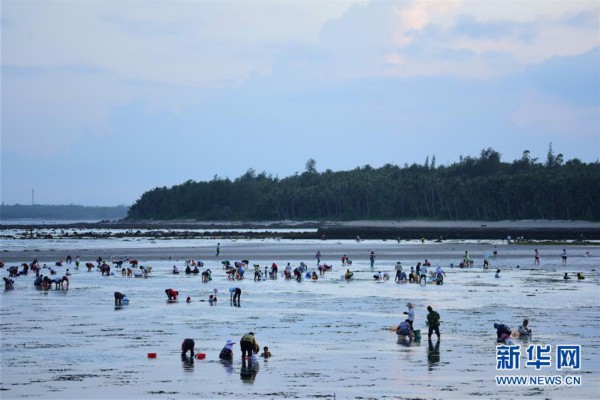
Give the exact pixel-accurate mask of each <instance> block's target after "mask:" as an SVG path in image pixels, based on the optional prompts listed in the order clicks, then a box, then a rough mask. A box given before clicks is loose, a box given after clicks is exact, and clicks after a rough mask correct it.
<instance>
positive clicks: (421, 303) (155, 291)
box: [0, 239, 600, 399]
mask: <svg viewBox="0 0 600 400" xmlns="http://www.w3.org/2000/svg"><path fill="white" fill-rule="evenodd" d="M167 242H168V246H166V245H165V244H166V243H167ZM76 243H77V244H76V245H75V246H73V245H72V244H70V242H68V241H66V242H65V241H60V242H48V241H37V242H36V248H27V249H18V248H10V250H9V251H8V252H4V253H3V255H2V259H3V260H4V261H5V262H6V263H7V266H10V265H17V264H19V263H21V262H31V260H32V259H33V257H37V258H38V260H40V262H42V263H46V264H48V265H52V264H53V263H54V261H56V260H57V259H60V258H64V257H65V256H66V255H67V254H71V255H72V256H73V257H75V255H79V256H80V257H81V259H82V261H93V260H95V259H96V258H97V257H98V256H101V257H104V258H109V257H110V256H116V257H122V256H130V257H132V258H136V259H138V260H139V261H140V263H141V264H142V265H146V266H152V268H153V272H152V274H151V276H150V278H148V279H141V278H139V279H137V278H127V277H122V276H120V274H116V275H114V276H109V277H102V276H101V275H100V273H99V272H95V271H94V272H87V271H86V270H85V269H84V268H80V269H79V270H78V271H75V270H74V265H73V264H71V265H70V266H63V267H58V269H59V274H60V273H62V272H64V271H65V269H66V268H70V270H71V271H72V272H73V275H72V276H71V286H70V288H69V290H65V291H62V290H50V291H38V290H35V289H34V288H33V277H32V276H21V277H18V278H14V279H15V281H16V283H15V287H16V288H15V290H12V291H5V292H4V293H2V297H1V317H2V328H1V334H2V361H1V362H2V365H1V366H2V370H1V378H2V379H1V381H2V382H1V389H2V391H1V392H0V396H1V397H2V398H6V399H17V398H18V399H21V398H40V399H46V398H52V399H62V398H78V399H79V398H81V399H92V398H93V399H109V398H112V399H125V398H128V399H131V398H135V399H147V398H151V399H152V398H156V399H165V398H167V399H187V398H198V397H200V398H217V399H232V398H264V399H266V398H269V399H270V398H301V399H304V398H313V399H319V398H330V399H333V398H334V396H335V398H336V399H359V398H360V399H365V398H377V399H379V398H381V399H386V398H388V399H389V398H394V399H412V398H421V399H464V398H497V399H506V398H525V397H526V398H532V397H533V398H539V399H545V398H551V399H563V398H565V399H566V398H571V399H575V398H577V399H594V398H597V396H598V394H599V393H600V392H599V389H600V334H599V333H598V332H600V301H599V300H600V297H599V296H600V295H599V292H600V291H599V290H598V286H599V284H600V283H599V282H600V281H599V278H598V275H597V271H598V270H600V268H599V266H600V250H599V249H598V247H594V246H569V247H568V248H567V250H568V252H569V261H568V265H567V266H562V265H561V259H560V253H561V251H562V246H540V251H541V253H542V261H541V268H538V267H535V266H534V265H533V247H531V246H523V245H507V244H505V243H503V242H490V241H480V242H476V241H474V242H459V241H456V242H445V243H433V242H426V243H425V244H421V243H420V242H417V241H410V242H401V243H396V242H394V241H385V242H384V241H374V240H373V241H363V242H360V243H356V242H354V241H351V240H326V241H320V240H301V241H299V240H296V241H292V240H281V241H276V240H266V239H265V240H259V239H255V240H220V243H221V251H222V253H221V256H220V257H219V258H216V257H215V256H214V253H213V252H214V249H215V247H216V243H217V241H216V240H196V241H183V242H181V243H180V245H178V244H177V243H176V242H173V241H165V242H163V241H160V240H154V241H147V240H144V241H139V242H125V243H123V242H122V241H118V242H111V241H110V240H106V241H101V242H100V243H98V242H97V241H96V242H92V241H77V242H76ZM494 245H497V246H498V251H499V254H498V257H497V258H496V259H491V260H490V263H491V269H490V270H483V269H482V268H481V264H482V260H483V257H484V256H485V255H486V254H487V255H489V254H491V252H492V251H493V248H494ZM316 250H320V251H321V253H322V255H323V260H322V261H324V262H327V263H329V264H333V266H334V270H333V271H332V272H328V273H326V274H325V276H322V277H320V279H319V280H318V281H317V282H311V281H306V280H305V281H303V282H301V283H298V282H293V281H285V280H284V279H282V277H281V276H279V278H278V279H277V280H268V281H264V282H254V281H253V280H252V274H251V272H250V271H249V272H248V276H247V278H246V279H244V280H242V281H236V282H232V281H229V280H227V278H226V277H225V274H224V272H223V270H222V269H221V268H220V261H221V260H223V259H228V260H231V261H235V260H240V259H249V260H250V262H251V264H253V263H257V264H259V265H261V267H262V268H263V269H264V266H265V265H270V264H271V263H272V262H276V263H277V264H278V265H279V267H280V272H281V271H282V269H283V266H284V265H285V264H286V263H287V262H291V263H292V264H295V265H297V264H298V263H299V262H300V261H304V262H306V263H307V264H308V265H309V266H310V267H312V268H313V269H314V267H315V266H316V261H315V260H314V254H315V252H316ZM371 250H373V251H375V252H376V255H377V258H376V264H375V269H374V270H375V271H378V270H380V271H383V272H388V273H390V274H391V275H392V277H393V271H392V270H393V267H394V264H395V262H396V261H398V260H400V261H402V262H403V264H404V267H405V269H406V268H409V267H410V266H414V265H415V264H416V262H417V261H421V262H422V261H423V260H424V259H425V258H427V259H429V260H430V261H431V262H432V264H433V265H434V266H436V265H441V266H443V267H444V268H445V270H446V272H447V274H448V277H447V279H446V284H444V285H442V286H435V285H427V286H424V287H422V286H419V285H415V284H395V283H394V282H392V281H388V282H381V283H378V282H374V281H373V279H372V275H373V270H371V269H370V268H369V264H368V254H369V252H370V251H371ZM464 251H468V252H469V254H470V255H471V258H472V259H474V260H475V265H476V268H470V269H459V268H450V264H454V265H457V264H458V262H459V261H460V258H461V256H462V254H463V253H464ZM588 251H589V252H590V253H591V256H588V257H585V254H586V252H588ZM342 254H346V255H348V256H349V257H350V259H352V260H353V261H354V263H353V265H352V266H351V267H349V268H351V269H352V270H353V271H354V272H355V279H354V280H352V281H350V282H346V281H343V280H341V279H340V275H341V274H342V273H343V272H344V271H345V269H346V267H342V266H341V262H340V257H341V255H342ZM190 257H193V258H194V259H197V260H202V261H204V263H205V265H204V268H203V270H205V269H207V268H210V269H211V270H212V272H213V279H212V281H211V282H210V283H201V280H200V277H199V276H187V275H185V274H180V275H172V274H171V273H170V271H171V268H172V266H173V265H177V266H178V267H179V268H180V270H183V269H184V260H185V259H187V258H190ZM517 266H519V268H517ZM496 268H500V269H502V273H501V276H502V277H501V278H500V279H495V278H494V273H493V272H494V271H495V269H496ZM5 269H6V268H5ZM565 271H568V272H569V273H571V274H572V275H574V273H576V272H578V271H582V272H584V273H585V274H586V277H587V279H586V280H585V281H581V282H578V281H576V280H572V281H569V282H564V281H563V280H562V279H561V278H562V275H563V273H564V272H565ZM392 279H393V278H392ZM233 285H236V286H239V287H240V288H242V291H243V292H242V301H241V304H240V307H235V306H232V305H231V304H230V302H229V294H228V288H229V287H230V286H233ZM168 287H173V288H175V289H177V290H179V291H180V292H181V296H182V297H183V299H185V297H187V296H188V295H189V296H191V297H192V299H193V302H192V303H190V304H186V303H185V301H183V300H180V301H179V302H178V303H175V304H171V303H167V302H166V296H165V294H164V289H165V288H168ZM214 289H217V290H218V291H219V301H218V303H217V305H216V306H210V305H209V304H208V302H207V301H206V300H207V299H208V295H209V294H211V293H213V290H214ZM115 290H119V291H122V292H124V293H126V294H127V295H128V297H129V298H130V299H131V303H130V305H128V306H123V307H121V308H115V306H114V304H113V299H112V293H113V292H114V291H115ZM408 301H410V302H413V303H414V304H415V310H416V316H417V318H416V321H415V327H416V328H417V329H421V331H422V333H423V337H424V340H422V341H421V342H420V343H416V342H412V343H406V342H398V341H397V338H396V335H395V334H394V333H393V332H392V331H391V330H390V326H391V325H396V324H397V323H398V322H399V321H400V320H401V318H402V317H403V315H402V311H405V310H406V307H405V304H406V302H408ZM428 305H431V306H433V308H434V309H436V310H438V311H439V312H440V314H441V316H442V326H441V331H442V340H441V341H440V342H439V344H438V345H437V346H436V341H435V340H434V341H433V342H432V346H429V344H428V342H427V340H426V327H425V324H424V320H425V316H426V310H425V309H426V307H427V306H428ZM525 317H527V318H529V319H530V320H531V326H532V328H533V329H534V334H535V335H534V337H533V340H532V343H538V344H550V345H552V346H553V347H554V346H555V345H557V344H563V343H570V344H581V345H582V369H581V371H579V372H578V374H579V375H581V376H582V379H583V383H582V385H581V386H579V387H565V386H561V387H550V386H545V387H498V386H496V384H495V382H494V376H495V375H497V374H498V372H497V371H496V369H495V367H496V354H495V346H496V343H495V331H494V329H493V323H494V322H496V321H500V322H504V323H507V324H509V325H510V326H511V327H513V328H516V327H517V326H518V324H519V323H520V322H521V320H522V319H523V318H525ZM250 330H252V331H254V332H255V333H256V337H257V341H258V343H259V344H260V345H261V346H264V345H267V346H269V348H270V349H271V351H272V353H273V354H274V356H273V357H272V358H271V359H269V360H259V370H258V371H257V372H256V374H255V375H254V376H252V375H250V376H245V375H244V376H243V375H241V372H242V362H241V360H240V357H239V356H240V349H239V345H237V344H236V346H235V347H234V353H235V359H234V362H233V364H232V365H225V364H222V363H221V362H220V361H219V360H218V354H219V351H220V349H221V348H222V346H223V345H224V343H225V341H226V340H227V339H233V340H234V341H235V342H236V343H237V342H238V341H239V339H240V337H241V336H242V335H243V334H244V333H246V332H248V331H250ZM186 337H190V338H194V339H195V340H196V351H197V352H203V353H206V359H205V360H202V361H200V360H196V361H195V362H194V363H193V364H190V363H184V362H182V360H181V359H180V356H179V347H180V345H181V341H182V340H183V339H184V338H186ZM523 344H525V343H523ZM149 352H156V353H157V359H148V358H147V353H149ZM523 352H524V351H523ZM523 362H524V361H523ZM518 372H519V373H520V374H521V375H525V374H540V373H543V374H546V375H550V374H552V375H554V374H573V373H574V372H573V371H567V372H561V371H556V370H555V368H554V367H552V368H550V369H547V370H542V371H541V372H540V371H531V369H523V368H522V369H521V370H520V371H518ZM513 374H514V373H513Z"/></svg>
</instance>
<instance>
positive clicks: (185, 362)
mask: <svg viewBox="0 0 600 400" xmlns="http://www.w3.org/2000/svg"><path fill="white" fill-rule="evenodd" d="M181 366H182V367H183V370H184V371H185V372H193V371H194V357H188V356H186V355H185V354H182V355H181Z"/></svg>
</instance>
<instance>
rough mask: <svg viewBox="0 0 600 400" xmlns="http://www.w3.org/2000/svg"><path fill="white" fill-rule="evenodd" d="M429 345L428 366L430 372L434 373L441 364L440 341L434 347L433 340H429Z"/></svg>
mask: <svg viewBox="0 0 600 400" xmlns="http://www.w3.org/2000/svg"><path fill="white" fill-rule="evenodd" d="M428 344H429V346H428V347H427V364H429V371H433V370H434V369H435V367H436V366H437V365H438V364H439V362H440V341H439V340H437V341H436V342H435V345H434V344H433V342H432V341H431V339H429V343H428Z"/></svg>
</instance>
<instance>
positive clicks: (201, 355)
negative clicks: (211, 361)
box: [196, 353, 206, 360]
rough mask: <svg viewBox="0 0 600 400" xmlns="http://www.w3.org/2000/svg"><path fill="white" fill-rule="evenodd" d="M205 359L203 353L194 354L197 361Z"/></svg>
mask: <svg viewBox="0 0 600 400" xmlns="http://www.w3.org/2000/svg"><path fill="white" fill-rule="evenodd" d="M205 358H206V354H204V353H198V354H196V359H198V360H204V359H205Z"/></svg>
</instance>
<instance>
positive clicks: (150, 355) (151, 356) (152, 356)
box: [148, 353, 156, 358]
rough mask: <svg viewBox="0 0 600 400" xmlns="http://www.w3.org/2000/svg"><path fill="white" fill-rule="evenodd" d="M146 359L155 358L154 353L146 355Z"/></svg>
mask: <svg viewBox="0 0 600 400" xmlns="http://www.w3.org/2000/svg"><path fill="white" fill-rule="evenodd" d="M148 358H156V353H148Z"/></svg>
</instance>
